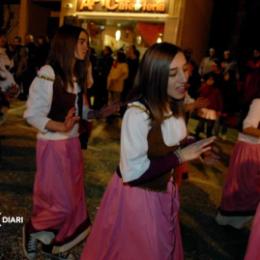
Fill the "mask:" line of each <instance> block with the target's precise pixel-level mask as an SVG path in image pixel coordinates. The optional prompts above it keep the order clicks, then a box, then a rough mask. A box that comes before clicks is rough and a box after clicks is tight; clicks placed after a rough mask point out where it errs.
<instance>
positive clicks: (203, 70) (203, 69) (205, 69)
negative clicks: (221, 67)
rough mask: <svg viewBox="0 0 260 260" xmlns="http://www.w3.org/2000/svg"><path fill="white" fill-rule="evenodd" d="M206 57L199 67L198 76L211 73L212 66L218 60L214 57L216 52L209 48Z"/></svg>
mask: <svg viewBox="0 0 260 260" xmlns="http://www.w3.org/2000/svg"><path fill="white" fill-rule="evenodd" d="M208 52H209V53H208V56H206V57H204V58H203V59H202V61H201V63H200V66H199V74H200V76H201V77H203V76H204V75H205V74H207V73H209V72H212V71H213V66H214V65H215V63H216V62H218V59H217V57H216V50H215V49H214V48H210V49H209V51H208Z"/></svg>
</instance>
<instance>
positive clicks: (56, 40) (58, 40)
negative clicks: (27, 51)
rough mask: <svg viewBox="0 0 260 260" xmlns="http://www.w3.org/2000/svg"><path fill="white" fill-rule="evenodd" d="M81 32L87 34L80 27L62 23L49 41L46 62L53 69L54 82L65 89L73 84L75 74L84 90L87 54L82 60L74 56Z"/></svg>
mask: <svg viewBox="0 0 260 260" xmlns="http://www.w3.org/2000/svg"><path fill="white" fill-rule="evenodd" d="M81 32H85V33H86V34H87V35H88V33H87V32H86V31H85V30H84V29H83V28H81V27H78V26H73V25H63V26H62V27H60V28H59V29H58V31H57V32H56V34H55V35H54V37H53V39H52V42H51V49H50V52H49V56H48V59H47V64H49V65H51V66H52V67H53V69H54V72H55V81H54V84H55V85H56V86H58V87H62V88H64V89H65V90H68V89H69V87H71V86H73V76H75V77H76V78H77V81H78V84H79V86H80V87H81V88H82V89H83V90H84V91H86V80H87V78H86V76H87V68H88V63H89V55H86V57H85V60H83V61H81V60H76V58H75V48H76V46H77V42H78V38H79V35H80V33H81Z"/></svg>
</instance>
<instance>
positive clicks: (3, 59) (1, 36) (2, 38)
mask: <svg viewBox="0 0 260 260" xmlns="http://www.w3.org/2000/svg"><path fill="white" fill-rule="evenodd" d="M0 64H2V65H4V66H5V67H6V69H8V70H11V69H12V68H13V66H14V61H13V60H12V59H11V58H10V57H9V56H8V54H7V39H6V34H5V32H4V31H3V30H0Z"/></svg>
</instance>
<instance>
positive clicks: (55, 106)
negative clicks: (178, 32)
mask: <svg viewBox="0 0 260 260" xmlns="http://www.w3.org/2000/svg"><path fill="white" fill-rule="evenodd" d="M88 66H89V59H88V34H87V33H86V31H85V30H83V29H82V28H79V27H76V26H70V25H65V26H62V27H60V28H59V29H58V31H57V33H56V34H55V36H54V38H53V41H52V45H51V50H50V53H49V58H48V61H47V65H45V66H43V67H42V68H41V69H40V70H39V72H38V75H37V77H36V78H35V79H34V81H33V82H32V84H31V86H30V94H29V99H28V101H27V104H26V105H27V108H26V111H25V113H24V118H25V119H26V120H27V122H28V123H29V124H31V125H32V126H33V127H35V128H36V129H37V130H38V134H37V145H36V175H35V182H34V191H33V211H32V216H31V218H30V221H29V222H28V223H27V224H26V225H25V226H24V228H23V249H24V253H25V256H26V257H27V258H28V259H37V242H42V243H43V244H44V245H48V246H45V247H43V250H44V252H45V253H46V254H50V255H53V254H54V255H56V257H59V256H60V255H61V254H63V253H64V252H65V251H68V250H69V249H71V248H72V247H73V246H75V245H76V244H77V243H79V242H80V241H82V240H83V239H84V238H85V237H86V235H87V233H88V228H89V225H90V222H89V218H88V215H87V209H86V203H85V192H84V180H83V157H82V152H81V148H80V143H79V138H78V121H79V118H80V117H84V115H85V114H86V113H85V112H86V111H85V109H84V108H83V106H82V103H83V101H82V100H83V98H82V95H83V94H82V93H84V92H85V86H86V85H87V77H86V75H87V73H86V72H87V68H88ZM58 259H60V258H58ZM61 259H67V258H66V257H65V256H64V257H63V258H61Z"/></svg>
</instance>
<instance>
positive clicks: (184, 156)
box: [178, 136, 216, 162]
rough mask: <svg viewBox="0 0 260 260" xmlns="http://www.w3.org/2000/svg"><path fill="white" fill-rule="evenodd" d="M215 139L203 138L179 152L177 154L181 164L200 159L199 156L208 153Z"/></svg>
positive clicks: (213, 137)
mask: <svg viewBox="0 0 260 260" xmlns="http://www.w3.org/2000/svg"><path fill="white" fill-rule="evenodd" d="M215 139H216V137H215V136H212V137H209V138H205V139H203V140H200V141H198V142H196V143H193V144H191V145H188V146H186V147H184V148H182V149H181V150H179V151H178V152H179V156H180V157H181V160H182V162H186V161H191V160H194V159H197V158H199V157H200V155H201V154H203V153H205V152H208V151H210V150H211V144H212V143H213V142H214V140H215Z"/></svg>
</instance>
